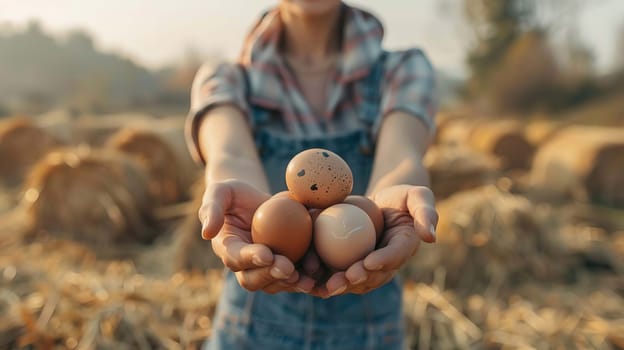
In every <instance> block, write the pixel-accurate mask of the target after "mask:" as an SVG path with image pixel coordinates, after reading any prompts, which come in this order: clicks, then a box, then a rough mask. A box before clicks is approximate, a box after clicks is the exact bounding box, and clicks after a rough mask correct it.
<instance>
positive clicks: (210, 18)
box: [0, 0, 624, 76]
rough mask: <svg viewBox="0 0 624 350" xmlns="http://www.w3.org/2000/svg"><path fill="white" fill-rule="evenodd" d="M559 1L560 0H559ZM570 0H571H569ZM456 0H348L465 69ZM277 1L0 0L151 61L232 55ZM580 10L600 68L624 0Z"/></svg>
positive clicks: (394, 43) (6, 17) (406, 42)
mask: <svg viewBox="0 0 624 350" xmlns="http://www.w3.org/2000/svg"><path fill="white" fill-rule="evenodd" d="M564 1H565V0H564ZM569 1H573V0H569ZM459 2H460V1H459V0H368V1H364V0H352V1H349V4H351V5H356V6H360V7H363V8H366V9H368V10H370V11H372V12H373V13H374V14H376V15H377V16H378V17H379V18H380V19H381V20H382V22H383V23H384V26H385V33H386V35H385V40H384V45H385V47H386V48H387V49H399V48H407V47H415V46H416V47H420V48H422V49H423V50H425V52H426V53H427V54H428V56H429V57H430V58H431V60H432V61H433V63H434V65H435V66H436V67H437V68H439V69H442V70H444V71H446V72H448V73H450V74H453V75H458V76H460V75H463V74H464V72H465V67H464V64H463V62H464V55H465V52H466V49H467V48H468V46H469V43H468V42H467V36H466V33H465V30H466V28H465V26H462V24H461V18H462V17H461V8H460V7H459V6H457V4H458V3H459ZM276 3H277V0H184V1H175V2H174V1H170V0H150V1H147V0H124V1H110V0H107V1H105V0H87V1H85V0H54V1H50V0H0V25H5V26H6V25H10V26H17V27H20V26H24V25H26V23H28V22H29V21H31V20H38V21H39V22H40V23H41V24H42V25H43V27H44V28H45V29H46V30H48V31H51V32H53V33H56V34H63V33H66V32H67V31H69V30H72V29H82V30H86V31H87V32H89V33H90V34H91V35H92V36H93V37H94V38H95V41H96V45H97V46H98V47H100V48H102V49H104V50H107V51H115V52H120V53H123V54H125V55H128V56H130V57H132V58H133V59H135V60H137V61H139V62H140V63H142V64H144V65H147V66H149V67H153V68H157V67H160V66H163V65H166V64H168V63H171V62H174V61H176V60H179V59H180V58H182V57H184V55H185V54H186V53H187V52H189V50H191V49H195V50H197V51H198V52H200V53H201V54H203V55H209V54H211V53H220V54H221V55H224V56H225V57H226V58H233V57H236V55H237V53H238V51H239V49H240V46H241V43H242V40H243V38H244V36H245V34H246V33H247V31H248V30H249V28H250V26H251V25H252V24H253V23H254V21H255V20H256V18H257V17H258V16H259V14H260V13H262V11H263V10H264V9H267V8H269V7H271V6H273V5H275V4H276ZM590 4H591V6H589V5H587V3H586V5H585V6H583V7H582V11H580V13H579V15H578V23H579V28H580V29H579V35H580V38H581V40H583V41H584V42H586V43H587V44H588V45H589V47H591V48H592V49H593V50H594V52H595V55H596V59H597V68H598V70H599V71H605V70H606V69H608V68H609V66H610V65H611V64H612V61H613V58H614V57H615V52H614V41H615V34H616V33H617V32H618V30H620V28H622V26H624V0H596V1H592V2H591V3H590Z"/></svg>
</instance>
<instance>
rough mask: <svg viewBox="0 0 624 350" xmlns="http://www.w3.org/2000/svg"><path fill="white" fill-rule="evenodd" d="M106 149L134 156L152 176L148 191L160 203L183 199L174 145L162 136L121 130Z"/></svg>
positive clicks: (132, 130)
mask: <svg viewBox="0 0 624 350" xmlns="http://www.w3.org/2000/svg"><path fill="white" fill-rule="evenodd" d="M107 147H109V148H111V149H115V150H119V151H122V152H124V153H127V154H129V155H131V156H133V157H135V158H136V159H137V160H138V161H139V162H140V164H141V165H142V166H144V167H145V169H146V171H147V174H148V176H149V189H150V194H151V195H152V198H153V199H154V200H155V201H156V203H157V204H160V205H164V204H171V203H175V202H177V201H179V200H180V199H181V198H182V193H183V190H182V188H181V184H180V178H179V171H180V167H179V165H178V160H177V157H176V154H175V153H174V152H173V150H172V149H171V146H169V144H168V143H167V142H166V141H164V140H163V139H162V138H161V137H160V136H159V135H157V134H155V133H152V132H149V131H140V130H136V129H122V130H120V131H119V132H117V133H115V134H114V135H112V136H111V138H110V139H109V140H108V141H107Z"/></svg>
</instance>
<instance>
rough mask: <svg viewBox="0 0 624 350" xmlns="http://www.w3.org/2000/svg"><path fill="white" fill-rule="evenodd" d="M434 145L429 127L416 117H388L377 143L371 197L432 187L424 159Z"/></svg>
mask: <svg viewBox="0 0 624 350" xmlns="http://www.w3.org/2000/svg"><path fill="white" fill-rule="evenodd" d="M429 142H430V135H429V132H428V130H427V129H426V127H425V125H424V124H423V123H422V122H421V121H420V120H419V119H417V118H415V117H414V116H412V115H409V114H406V113H403V112H395V113H392V114H391V115H388V116H387V117H386V118H385V120H384V123H383V125H382V128H381V131H380V135H379V138H378V141H377V151H376V154H375V161H374V163H373V170H372V174H371V179H370V182H369V185H368V191H367V194H368V195H373V194H374V193H377V192H378V191H379V190H381V189H384V188H387V187H390V186H395V185H414V186H427V187H428V186H429V174H428V172H427V169H426V168H425V166H424V165H423V157H424V154H425V152H426V151H427V148H428V146H429Z"/></svg>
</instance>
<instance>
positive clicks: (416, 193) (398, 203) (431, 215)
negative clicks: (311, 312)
mask: <svg viewBox="0 0 624 350" xmlns="http://www.w3.org/2000/svg"><path fill="white" fill-rule="evenodd" d="M371 199H372V200H373V201H374V202H375V203H376V204H377V206H378V207H379V208H381V209H382V211H383V214H384V221H385V231H384V233H383V235H382V238H381V242H379V243H378V244H377V249H376V250H374V251H373V252H371V253H370V254H368V256H366V257H365V258H364V259H363V260H360V261H358V262H356V263H354V264H353V265H351V266H350V267H349V268H348V269H347V270H346V271H342V272H337V273H335V274H333V275H332V276H331V277H329V279H328V280H327V282H326V283H325V285H323V286H320V287H317V288H315V289H314V290H313V291H312V293H311V294H314V295H317V296H320V297H324V298H327V297H330V296H335V295H339V294H345V293H356V294H362V293H366V292H369V291H371V290H373V289H376V288H378V287H380V286H382V285H384V284H386V283H387V282H389V281H390V280H391V279H392V278H393V277H394V275H395V274H396V273H397V271H398V270H399V269H400V268H401V267H402V266H403V265H404V264H405V263H406V262H407V261H408V260H409V258H410V257H412V256H413V255H414V254H416V251H417V250H418V246H419V245H420V242H421V241H425V242H428V243H432V242H435V239H436V237H435V227H436V226H437V223H438V214H437V212H436V210H435V201H434V197H433V193H432V192H431V190H430V189H429V188H427V187H424V186H410V185H397V186H391V187H387V188H385V189H382V190H380V191H378V192H377V193H375V194H374V195H373V196H372V197H371Z"/></svg>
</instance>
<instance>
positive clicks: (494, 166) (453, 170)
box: [424, 146, 499, 199]
mask: <svg viewBox="0 0 624 350" xmlns="http://www.w3.org/2000/svg"><path fill="white" fill-rule="evenodd" d="M424 164H425V166H426V167H427V170H428V171H429V174H430V178H431V189H432V190H433V193H435V195H436V198H438V199H441V198H446V197H448V196H450V195H451V194H453V193H455V192H459V191H462V190H467V189H471V188H475V187H479V186H482V185H485V184H488V183H493V182H494V181H495V180H496V178H497V175H498V174H499V171H498V170H499V164H498V161H497V160H496V159H495V158H494V157H492V156H489V155H485V154H480V153H476V152H474V151H472V150H470V149H468V148H466V147H449V146H433V147H431V148H430V149H429V150H428V151H427V154H426V155H425V158H424Z"/></svg>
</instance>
